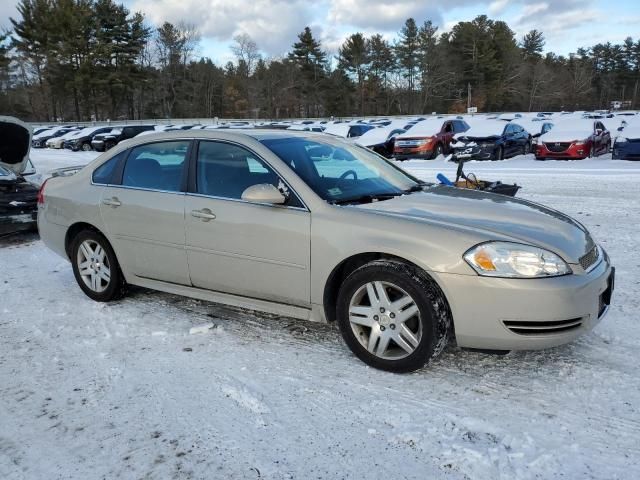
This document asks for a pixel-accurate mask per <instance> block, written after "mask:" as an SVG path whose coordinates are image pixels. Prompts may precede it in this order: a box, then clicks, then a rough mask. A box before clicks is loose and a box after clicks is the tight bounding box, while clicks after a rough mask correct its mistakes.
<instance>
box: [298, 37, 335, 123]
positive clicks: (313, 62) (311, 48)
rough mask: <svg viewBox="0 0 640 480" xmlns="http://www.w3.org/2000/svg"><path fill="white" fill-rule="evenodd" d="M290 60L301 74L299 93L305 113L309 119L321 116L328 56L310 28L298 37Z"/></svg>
mask: <svg viewBox="0 0 640 480" xmlns="http://www.w3.org/2000/svg"><path fill="white" fill-rule="evenodd" d="M289 60H291V61H292V62H293V63H294V64H295V65H296V66H297V67H298V69H299V72H300V74H301V75H300V82H299V88H298V91H299V102H300V105H301V106H302V107H303V111H304V112H305V113H306V116H308V117H310V116H319V115H320V113H321V111H322V107H321V93H322V90H323V84H324V80H325V79H326V69H327V55H326V53H325V52H324V51H323V50H322V46H321V44H320V42H319V41H317V40H316V39H315V38H314V37H313V34H312V33H311V29H310V28H309V27H305V28H304V30H303V31H302V33H300V34H299V35H298V41H297V42H296V43H294V44H293V51H292V52H291V53H290V54H289Z"/></svg>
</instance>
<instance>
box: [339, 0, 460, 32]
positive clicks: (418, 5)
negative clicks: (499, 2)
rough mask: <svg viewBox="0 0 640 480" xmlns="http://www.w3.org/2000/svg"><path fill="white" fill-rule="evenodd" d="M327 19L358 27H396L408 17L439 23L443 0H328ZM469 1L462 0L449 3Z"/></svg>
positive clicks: (384, 28) (383, 28)
mask: <svg viewBox="0 0 640 480" xmlns="http://www.w3.org/2000/svg"><path fill="white" fill-rule="evenodd" d="M328 3H329V11H328V14H327V21H328V22H329V23H335V24H342V25H345V24H346V25H353V26H355V27H358V28H371V29H382V30H394V31H395V30H399V29H400V27H401V26H402V25H403V24H404V22H405V20H406V19H407V18H409V17H412V18H414V19H415V20H416V21H417V22H418V23H422V21H423V20H426V19H430V20H431V21H433V22H434V23H436V24H438V25H440V24H442V13H441V11H442V9H443V7H444V5H443V3H442V2H440V1H432V0H330V1H329V2H328ZM452 3H453V4H461V3H470V2H464V0H462V1H460V0H459V1H455V2H449V4H448V6H449V5H450V4H452Z"/></svg>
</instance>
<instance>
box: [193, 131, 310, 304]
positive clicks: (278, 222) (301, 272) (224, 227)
mask: <svg viewBox="0 0 640 480" xmlns="http://www.w3.org/2000/svg"><path fill="white" fill-rule="evenodd" d="M194 163H195V168H193V167H192V174H191V178H190V182H189V190H190V192H191V193H189V194H188V195H187V197H186V205H185V207H186V208H185V214H186V217H185V222H186V248H187V256H188V260H189V271H190V273H191V281H192V283H193V285H194V286H195V287H200V288H205V289H209V290H215V291H219V292H225V293H231V294H235V295H242V296H246V297H251V298H260V299H264V300H269V301H275V302H280V303H286V304H290V305H298V306H308V305H309V303H310V293H309V289H310V255H311V240H310V232H311V214H310V212H309V211H308V209H307V208H306V207H305V206H304V205H303V204H302V202H301V201H300V199H299V198H298V197H297V196H296V194H295V192H293V191H292V190H291V189H290V188H289V187H287V186H286V184H285V182H284V181H283V180H282V179H281V177H280V176H279V175H278V174H277V173H276V172H275V171H274V169H273V168H272V167H271V166H269V165H268V164H267V163H266V162H265V161H264V160H262V159H261V158H259V157H258V156H257V155H256V154H254V153H253V152H251V151H249V150H248V149H246V148H244V147H242V146H240V145H237V144H234V143H229V142H222V141H204V140H201V141H199V144H198V147H197V154H196V156H195V162H194ZM263 183H269V184H271V185H274V186H277V187H279V188H280V190H281V191H283V190H287V191H288V192H289V201H288V202H287V204H286V205H268V204H263V203H252V202H248V201H245V200H242V193H243V192H244V190H245V189H246V188H248V187H249V186H251V185H257V184H263Z"/></svg>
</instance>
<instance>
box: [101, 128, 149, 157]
mask: <svg viewBox="0 0 640 480" xmlns="http://www.w3.org/2000/svg"><path fill="white" fill-rule="evenodd" d="M154 128H155V126H154V125H122V126H120V127H111V131H110V132H108V133H101V134H99V135H96V136H94V137H93V140H91V146H92V147H93V149H94V150H96V151H98V152H104V151H106V150H109V149H110V148H113V147H115V146H116V145H117V144H118V143H120V142H121V141H123V140H128V139H130V138H133V137H135V136H136V135H138V134H139V133H142V132H146V131H148V130H153V129H154Z"/></svg>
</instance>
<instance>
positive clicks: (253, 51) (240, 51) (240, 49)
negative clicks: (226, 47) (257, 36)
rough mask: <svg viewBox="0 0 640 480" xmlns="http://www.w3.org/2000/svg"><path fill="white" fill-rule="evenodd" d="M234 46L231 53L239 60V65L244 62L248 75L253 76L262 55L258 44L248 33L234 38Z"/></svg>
mask: <svg viewBox="0 0 640 480" xmlns="http://www.w3.org/2000/svg"><path fill="white" fill-rule="evenodd" d="M233 41H234V42H235V44H234V45H232V46H231V52H232V53H233V54H234V55H235V56H236V58H237V59H238V64H240V62H244V63H245V65H246V69H247V72H246V73H247V75H251V74H252V73H253V71H254V70H255V67H256V64H257V63H258V60H260V58H261V55H260V51H259V50H258V44H257V43H256V42H255V41H254V40H253V39H252V38H251V36H250V35H249V34H247V33H241V34H239V35H236V36H235V37H233Z"/></svg>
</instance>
